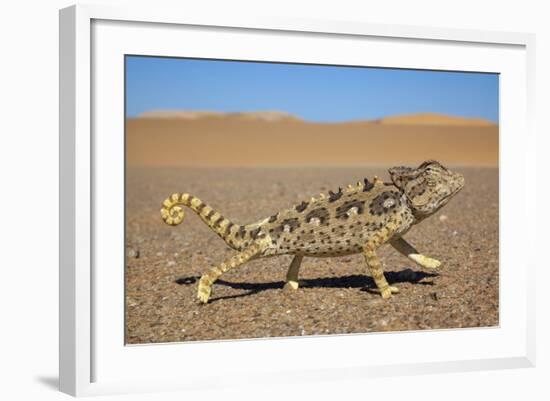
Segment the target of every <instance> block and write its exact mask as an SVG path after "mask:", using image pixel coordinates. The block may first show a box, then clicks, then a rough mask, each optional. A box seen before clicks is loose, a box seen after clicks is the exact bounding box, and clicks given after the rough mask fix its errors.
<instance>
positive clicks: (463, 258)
mask: <svg viewBox="0 0 550 401" xmlns="http://www.w3.org/2000/svg"><path fill="white" fill-rule="evenodd" d="M457 170H458V171H460V172H461V173H463V174H464V175H465V178H466V185H465V188H464V189H463V190H462V191H461V192H460V193H459V194H458V195H457V196H456V198H455V199H453V200H451V202H449V204H448V205H447V206H445V207H444V208H443V209H442V210H441V211H440V212H439V213H438V214H436V215H435V216H432V217H431V218H429V219H427V220H425V221H424V222H422V223H421V224H419V225H418V226H415V227H414V228H413V229H412V230H411V231H410V232H409V233H408V234H407V235H406V238H407V240H408V241H409V242H411V243H412V244H413V245H414V246H415V247H416V248H418V249H419V250H420V251H421V252H423V253H424V254H426V255H427V256H431V257H434V258H436V259H438V260H440V261H441V262H442V266H441V267H440V268H439V269H437V270H429V269H424V268H422V267H419V266H416V265H414V264H413V263H412V262H410V261H409V260H408V259H406V258H404V257H403V256H401V255H399V254H398V253H397V252H396V251H395V250H393V248H391V247H389V246H384V247H383V248H382V249H381V250H380V251H379V255H380V256H381V258H382V260H383V261H384V264H385V271H386V277H387V279H388V281H389V282H390V284H394V285H396V286H397V287H399V289H400V293H399V294H396V295H394V296H393V297H392V298H391V299H389V300H383V299H382V298H381V297H380V296H379V295H378V294H376V293H375V292H374V291H373V289H374V288H375V285H374V282H373V280H372V279H371V278H370V277H369V276H368V275H367V274H366V273H367V272H366V267H365V265H364V262H363V257H362V256H361V255H353V256H348V257H341V258H305V259H304V262H303V264H302V268H301V271H300V281H301V284H300V288H299V289H298V290H297V291H292V290H289V289H283V286H284V278H285V275H286V271H287V269H288V266H289V265H290V261H291V257H290V256H281V257H275V258H269V259H260V260H255V261H252V262H249V263H247V264H245V265H243V266H241V267H239V268H236V269H234V270H232V271H230V272H228V273H227V274H225V275H224V276H222V277H221V279H220V280H219V281H218V282H216V284H214V287H213V292H212V296H211V299H210V302H209V303H208V304H207V305H200V304H198V303H197V301H196V290H197V280H198V278H199V277H200V275H201V274H202V273H203V272H205V271H207V270H208V269H210V267H212V266H213V265H215V264H217V263H219V262H221V261H222V260H224V259H225V258H227V257H229V256H230V255H232V253H233V252H234V251H232V250H231V249H229V248H228V247H227V246H226V245H225V244H224V242H223V241H222V240H220V239H219V238H218V237H217V235H216V234H214V233H213V232H212V231H210V230H209V229H208V228H207V227H206V226H205V225H204V223H202V222H201V221H200V220H199V219H198V217H197V216H195V215H194V213H193V212H191V211H188V213H186V219H185V221H184V222H183V223H182V224H181V225H180V226H177V227H169V226H167V225H165V224H164V223H163V222H162V220H161V218H160V214H159V210H160V204H161V202H162V201H163V200H164V199H165V198H166V197H167V196H168V195H170V194H171V193H173V192H189V193H192V194H193V195H195V196H198V197H199V198H201V199H202V200H203V201H205V202H206V203H208V204H210V205H211V206H212V207H214V208H216V209H219V210H220V211H221V212H222V213H223V215H224V216H227V217H229V218H231V219H232V220H233V221H235V222H236V223H248V222H251V221H254V220H257V219H260V218H263V217H266V216H270V215H271V214H273V212H275V211H277V210H279V209H282V208H286V207H288V206H290V205H292V204H295V203H298V202H300V201H301V200H304V199H309V198H310V197H311V196H312V195H316V194H318V193H319V192H321V191H324V192H326V191H327V190H328V189H334V188H337V187H339V186H345V185H346V184H348V183H355V182H357V181H359V180H361V179H362V178H363V177H365V176H367V177H372V176H373V175H378V176H379V177H381V178H383V179H387V174H386V172H385V169H376V168H273V169H269V168H259V169H252V168H243V169H238V168H232V169H216V168H177V169H170V168H160V167H157V168H145V167H144V168H138V167H133V168H128V170H127V189H126V195H127V220H126V224H127V232H126V244H127V256H128V257H127V258H126V271H125V273H126V342H127V343H129V344H142V343H157V342H173V341H198V340H201V341H202V340H219V339H242V338H259V337H281V336H305V335H332V334H343V333H367V332H382V331H401V330H423V329H449V328H463V327H487V326H495V325H498V323H499V322H498V315H499V292H498V288H499V269H498V255H499V248H498V169H492V168H463V169H457Z"/></svg>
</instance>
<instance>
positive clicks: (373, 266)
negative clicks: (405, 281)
mask: <svg viewBox="0 0 550 401" xmlns="http://www.w3.org/2000/svg"><path fill="white" fill-rule="evenodd" d="M394 231H395V228H394V227H393V225H388V226H386V227H384V228H383V229H382V230H381V231H379V232H377V233H375V234H374V235H373V236H372V238H371V239H370V240H369V241H368V242H367V243H366V244H365V245H364V247H363V255H364V256H365V262H366V263H367V266H368V269H369V272H370V275H371V276H372V278H373V280H374V283H375V284H376V287H377V289H378V292H380V295H382V298H384V299H387V298H390V297H391V295H392V294H396V293H398V292H399V289H398V288H397V287H393V286H390V285H389V284H388V282H387V281H386V277H385V276H384V270H383V269H382V263H381V262H380V259H379V258H378V256H377V255H376V250H377V249H378V248H379V247H380V246H381V245H382V244H384V243H385V242H387V241H388V240H389V238H391V236H392V234H393V232H394Z"/></svg>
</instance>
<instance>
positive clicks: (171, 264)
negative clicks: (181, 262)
mask: <svg viewBox="0 0 550 401" xmlns="http://www.w3.org/2000/svg"><path fill="white" fill-rule="evenodd" d="M175 265H176V262H174V261H173V260H171V261H170V262H168V267H172V266H175Z"/></svg>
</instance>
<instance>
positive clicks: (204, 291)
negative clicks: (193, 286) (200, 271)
mask: <svg viewBox="0 0 550 401" xmlns="http://www.w3.org/2000/svg"><path fill="white" fill-rule="evenodd" d="M211 292H212V285H211V284H210V283H209V280H208V279H205V278H204V276H203V277H201V279H200V281H199V290H198V292H197V298H198V299H199V300H200V301H201V302H202V303H204V304H205V303H207V302H208V298H210V293H211Z"/></svg>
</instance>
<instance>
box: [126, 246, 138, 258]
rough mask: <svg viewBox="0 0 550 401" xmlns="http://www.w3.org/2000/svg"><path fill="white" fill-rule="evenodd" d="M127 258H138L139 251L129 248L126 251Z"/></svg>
mask: <svg viewBox="0 0 550 401" xmlns="http://www.w3.org/2000/svg"><path fill="white" fill-rule="evenodd" d="M128 257H129V258H135V259H137V258H139V249H134V248H130V249H128Z"/></svg>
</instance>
